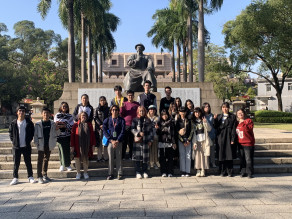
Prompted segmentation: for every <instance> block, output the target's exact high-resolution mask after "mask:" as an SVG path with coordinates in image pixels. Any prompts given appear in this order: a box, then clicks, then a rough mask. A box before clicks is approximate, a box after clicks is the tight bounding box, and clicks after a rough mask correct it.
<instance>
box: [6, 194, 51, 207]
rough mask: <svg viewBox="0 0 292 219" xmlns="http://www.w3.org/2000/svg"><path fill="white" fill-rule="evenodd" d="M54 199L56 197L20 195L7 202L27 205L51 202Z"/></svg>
mask: <svg viewBox="0 0 292 219" xmlns="http://www.w3.org/2000/svg"><path fill="white" fill-rule="evenodd" d="M53 200H54V198H52V197H51V198H43V197H41V198H33V199H25V198H23V196H18V197H15V198H12V199H10V200H9V201H8V202H7V204H18V205H25V204H40V203H42V204H43V203H50V202H52V201H53Z"/></svg>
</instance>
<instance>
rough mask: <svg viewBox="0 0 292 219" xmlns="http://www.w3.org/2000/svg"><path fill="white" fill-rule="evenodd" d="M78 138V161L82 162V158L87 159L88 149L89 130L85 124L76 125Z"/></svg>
mask: <svg viewBox="0 0 292 219" xmlns="http://www.w3.org/2000/svg"><path fill="white" fill-rule="evenodd" d="M78 136H79V150H80V159H81V160H83V158H84V156H85V157H86V158H87V157H88V152H89V147H90V130H89V126H88V123H87V122H80V123H79V124H78Z"/></svg>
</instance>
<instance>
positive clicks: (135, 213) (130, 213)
mask: <svg viewBox="0 0 292 219" xmlns="http://www.w3.org/2000/svg"><path fill="white" fill-rule="evenodd" d="M144 216H145V210H144V209H136V208H135V209H131V208H127V209H112V210H111V211H105V210H102V209H97V210H95V211H94V213H93V215H92V217H93V218H96V217H102V218H104V217H119V218H121V217H132V218H133V217H134V218H137V217H144Z"/></svg>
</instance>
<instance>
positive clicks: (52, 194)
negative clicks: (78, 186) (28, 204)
mask: <svg viewBox="0 0 292 219" xmlns="http://www.w3.org/2000/svg"><path fill="white" fill-rule="evenodd" d="M81 192H82V191H61V192H41V193H40V194H39V195H38V196H37V197H76V196H79V195H80V194H81Z"/></svg>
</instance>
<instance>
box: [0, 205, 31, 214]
mask: <svg viewBox="0 0 292 219" xmlns="http://www.w3.org/2000/svg"><path fill="white" fill-rule="evenodd" d="M24 207H25V204H22V205H20V204H7V203H5V204H4V205H0V212H1V213H3V212H18V211H20V210H21V209H23V208H24Z"/></svg>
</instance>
